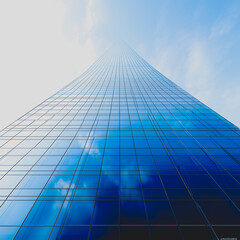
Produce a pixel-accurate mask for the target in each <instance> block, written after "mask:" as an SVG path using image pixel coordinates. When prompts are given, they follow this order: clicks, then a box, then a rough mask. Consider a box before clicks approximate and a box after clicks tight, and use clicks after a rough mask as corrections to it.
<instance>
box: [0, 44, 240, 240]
mask: <svg viewBox="0 0 240 240" xmlns="http://www.w3.org/2000/svg"><path fill="white" fill-rule="evenodd" d="M0 136H1V137H0V146H1V149H0V171H1V180H0V197H1V198H0V204H1V205H0V206H1V207H0V239H13V238H14V239H82V240H85V239H111V240H112V239H124V240H125V239H131V240H132V239H154V240H155V239H157V240H159V239H163V240H165V239H167V240H169V239H170V240H171V239H174V240H176V239H181V240H193V239H194V240H197V239H201V240H208V239H209V240H210V239H213V240H215V239H221V238H236V239H237V238H238V237H240V210H239V209H240V165H239V164H240V162H239V161H240V131H239V129H238V128H237V127H236V126H234V125H233V124H231V123H230V122H228V121H227V120H226V119H224V118H223V117H221V116H220V115H218V114H217V113H216V112H214V111H213V110H211V109H210V108H208V107H207V106H206V105H204V104H203V103H201V102H200V101H198V100H197V99H195V98H194V97H193V96H191V95H190V94H188V93H187V92H185V91H184V90H183V89H181V88H180V87H178V86H177V85H176V84H174V83H173V82H171V81H170V80H169V79H167V78H166V77H165V76H163V75H162V74H161V73H159V72H158V71H157V70H156V69H154V68H153V67H152V66H151V65H149V64H148V63H147V62H146V61H145V60H144V59H142V58H141V57H140V56H138V55H137V53H136V52H135V51H134V50H132V49H131V48H129V47H128V46H126V45H125V44H119V45H117V46H115V47H112V48H111V49H109V50H108V51H107V52H106V53H105V54H104V55H103V56H102V57H100V58H99V59H98V60H97V61H96V62H95V63H94V64H93V65H92V66H91V67H90V68H89V69H88V70H87V71H86V72H85V73H83V74H82V75H81V76H80V77H78V78H77V79H75V80H74V81H72V82H71V83H70V84H69V85H67V86H66V87H64V88H63V89H61V90H60V91H59V92H57V93H56V94H54V95H53V96H51V97H50V98H48V99H47V100H45V101H44V102H42V103H41V104H39V105H38V106H36V107H35V108H34V109H32V110H31V111H29V112H28V113H26V114H25V115H24V116H22V117H21V118H19V119H18V120H16V121H15V122H13V123H12V124H11V125H9V126H8V127H6V128H5V129H3V130H2V131H1V132H0Z"/></svg>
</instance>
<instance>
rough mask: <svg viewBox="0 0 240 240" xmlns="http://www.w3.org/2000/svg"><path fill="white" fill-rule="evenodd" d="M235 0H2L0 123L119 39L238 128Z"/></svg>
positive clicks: (239, 19) (239, 8)
mask: <svg viewBox="0 0 240 240" xmlns="http://www.w3.org/2000/svg"><path fill="white" fill-rule="evenodd" d="M239 13H240V1H238V0H236V1H234V0H228V1H224V0H212V1H207V0H206V1H205V0H199V1H192V0H181V1H179V0H176V1H162V0H159V1H154V0H152V1H149V0H145V1H143V0H121V1H110V0H88V1H87V0H85V1H84V0H81V1H79V0H21V1H19V0H7V1H0V29H1V31H0V34H1V37H0V66H1V68H0V113H1V118H0V128H1V129H2V128H3V127H5V126H7V125H8V124H10V123H11V122H12V121H14V120H15V119H17V118H18V117H20V116H21V115H23V114H24V113H26V112H27V111H29V110H30V109H31V108H33V107H35V106H36V105H37V104H39V103H40V102H42V101H43V100H45V99H46V98H48V97H49V96H50V95H52V94H54V93H55V92H56V91H57V90H59V89H61V88H62V87H64V86H65V85H66V84H67V83H69V82H70V81H72V80H73V79H74V78H76V77H77V76H78V75H80V74H81V73H82V72H83V71H84V70H85V69H86V68H87V67H88V66H89V65H90V64H91V63H92V62H93V61H94V60H96V58H97V57H98V56H99V55H101V54H102V53H103V52H104V51H105V50H106V49H107V48H108V47H109V46H110V45H111V43H112V42H113V41H114V40H115V39H118V38H122V39H124V40H125V41H126V42H128V43H129V45H130V46H132V47H133V48H134V49H135V50H136V51H137V52H138V53H139V54H140V55H141V56H142V57H143V58H145V59H146V60H147V61H148V62H149V63H150V64H152V65H153V66H154V67H155V68H157V70H159V71H160V72H161V73H163V74H165V75H166V76H167V77H169V78H170V79H171V80H172V81H174V82H175V83H177V84H178V85H180V86H181V87H182V88H183V89H185V90H187V91H188V92H190V93H191V94H193V95H194V96H195V97H197V98H198V99H200V100H202V101H203V102H204V103H205V104H207V105H208V106H209V107H211V108H213V109H214V110H216V111H217V112H218V113H220V114H221V115H223V116H224V117H226V118H227V119H228V120H230V121H231V122H233V123H234V124H236V125H238V126H240V111H239V109H240V94H239V92H240V81H239V76H240V68H239V66H240V57H239V56H240V44H239V42H240V15H239Z"/></svg>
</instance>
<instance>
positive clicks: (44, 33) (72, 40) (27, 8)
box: [0, 0, 98, 129]
mask: <svg viewBox="0 0 240 240" xmlns="http://www.w3.org/2000/svg"><path fill="white" fill-rule="evenodd" d="M89 2H91V1H89ZM89 2H88V4H85V5H83V6H84V7H86V10H87V15H86V16H85V15H83V16H81V18H82V19H81V20H82V22H87V23H88V24H87V27H85V28H84V29H83V28H79V27H81V25H79V23H72V22H69V19H68V17H69V15H68V12H67V11H68V10H69V5H68V3H67V2H65V1H59V0H41V1H35V0H22V1H18V0H9V1H1V2H0V29H1V38H0V52H1V55H0V64H1V71H0V111H1V119H0V128H1V129H2V128H3V127H4V126H6V125H7V124H9V123H11V122H12V121H14V120H15V119H17V118H18V117H20V116H21V115H23V114H25V113H26V112H27V111H28V110H30V109H31V108H33V107H35V106H36V105H37V104H39V103H40V102H41V101H43V100H45V99H46V98H48V97H49V96H50V95H52V94H54V93H55V92H56V91H57V90H59V89H61V88H62V87H64V86H65V85H66V84H67V83H69V82H70V81H71V80H73V79H74V78H76V77H77V76H78V75H79V74H81V73H82V72H83V71H84V70H85V69H86V68H87V67H89V65H90V64H91V63H92V62H93V61H94V60H95V58H96V57H97V55H98V52H97V49H96V47H95V45H94V44H93V35H92V34H91V30H92V28H93V27H94V25H95V24H96V23H97V21H98V20H97V19H95V18H94V13H92V11H94V8H93V6H92V5H91V4H90V3H89ZM89 4H90V5H89ZM71 7H72V8H74V4H73V5H72V6H71ZM69 11H71V9H70V10H69ZM68 22H69V24H71V26H72V25H74V24H75V29H77V28H79V29H78V34H73V35H69V34H67V33H66V31H65V29H64V27H65V28H68V27H69V28H70V26H68V25H67V23H68ZM30 99H31V100H30Z"/></svg>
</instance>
